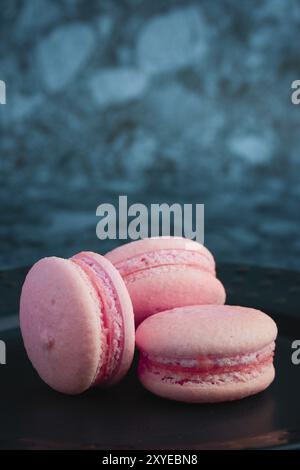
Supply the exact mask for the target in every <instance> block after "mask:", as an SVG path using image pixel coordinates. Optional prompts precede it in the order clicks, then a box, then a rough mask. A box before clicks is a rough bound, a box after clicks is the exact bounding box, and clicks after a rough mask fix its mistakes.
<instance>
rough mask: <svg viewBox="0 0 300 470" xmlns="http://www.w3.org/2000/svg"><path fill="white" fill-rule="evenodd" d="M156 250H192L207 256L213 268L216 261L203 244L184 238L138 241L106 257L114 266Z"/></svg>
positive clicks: (113, 251) (119, 248)
mask: <svg viewBox="0 0 300 470" xmlns="http://www.w3.org/2000/svg"><path fill="white" fill-rule="evenodd" d="M156 250H191V251H197V252H199V253H201V254H203V256H205V257H206V258H207V259H208V260H209V261H210V263H211V264H212V266H213V267H215V260H214V257H213V255H212V254H211V252H210V251H209V250H208V249H207V248H206V247H205V246H204V245H202V244H201V243H198V242H195V241H193V240H190V239H188V238H182V237H152V238H144V239H142V240H137V241H134V242H131V243H127V244H125V245H122V246H119V247H117V248H115V249H114V250H112V251H110V252H108V253H106V255H105V257H106V258H107V259H109V260H110V261H111V262H112V263H113V264H114V265H115V264H117V263H119V262H120V261H124V260H126V259H129V258H132V257H134V256H137V255H142V254H143V253H146V252H149V251H156Z"/></svg>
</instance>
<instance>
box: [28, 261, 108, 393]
mask: <svg viewBox="0 0 300 470" xmlns="http://www.w3.org/2000/svg"><path fill="white" fill-rule="evenodd" d="M45 286H47V288H45ZM97 311H98V302H97V299H96V298H95V297H94V294H93V290H92V287H91V285H90V284H89V281H88V279H87V277H86V276H85V275H84V273H82V272H81V271H80V270H79V269H78V268H77V267H76V266H75V265H74V263H72V262H70V261H69V260H64V259H61V258H55V257H52V258H44V259H42V260H40V261H39V262H37V263H36V264H35V265H34V266H33V267H32V269H31V270H30V271H29V273H28V275H27V277H26V280H25V283H24V285H23V288H22V294H21V300H20V323H21V331H22V336H23V340H24V345H25V348H26V351H27V354H28V356H29V359H30V360H31V362H32V364H33V366H34V367H35V369H36V370H37V372H38V374H39V375H40V377H41V378H42V379H43V380H44V381H45V382H46V383H47V384H48V385H50V386H51V387H52V388H54V389H55V390H58V391H60V392H63V393H68V394H77V393H81V392H83V391H84V390H86V389H88V388H89V387H90V385H91V384H92V382H93V380H94V377H95V374H96V370H97V367H98V364H99V360H101V354H102V352H101V328H100V318H99V315H97ZM62 312H63V315H62Z"/></svg>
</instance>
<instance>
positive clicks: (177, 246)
mask: <svg viewBox="0 0 300 470" xmlns="http://www.w3.org/2000/svg"><path fill="white" fill-rule="evenodd" d="M105 257H106V258H107V259H109V260H110V261H111V262H112V263H113V264H114V266H115V267H116V268H117V269H118V271H119V272H120V274H121V275H122V277H123V279H124V281H125V284H126V286H127V288H128V291H129V294H130V297H131V300H132V303H133V309H134V315H135V323H136V325H138V324H139V323H140V322H141V321H143V320H144V319H145V318H147V317H148V316H150V315H153V314H155V313H157V312H161V311H163V310H168V309H171V308H175V307H183V306H186V305H198V304H224V302H225V290H224V287H223V285H222V284H221V282H220V281H219V280H218V279H217V278H216V269H215V261H214V258H213V256H212V254H211V253H210V251H209V250H208V249H207V248H205V247H204V246H203V245H201V244H200V243H197V242H195V241H192V240H189V239H186V238H181V237H157V238H145V239H143V240H138V241H135V242H131V243H128V244H126V245H123V246H120V247H118V248H116V249H115V250H112V251H110V252H109V253H107V254H106V255H105Z"/></svg>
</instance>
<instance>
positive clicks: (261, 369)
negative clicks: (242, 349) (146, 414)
mask: <svg viewBox="0 0 300 470" xmlns="http://www.w3.org/2000/svg"><path fill="white" fill-rule="evenodd" d="M138 375H139V379H140V381H141V383H142V384H143V386H144V387H145V388H146V389H147V390H149V391H150V392H152V393H154V394H155V395H158V396H160V397H162V398H167V399H170V400H175V401H182V402H187V403H217V402H225V401H233V400H239V399H242V398H245V397H248V396H251V395H255V394H257V393H259V392H262V391H263V390H265V389H266V388H267V387H268V386H269V385H270V384H271V383H272V382H273V380H274V377H275V370H274V367H273V363H272V361H268V362H267V363H265V364H262V365H260V366H256V367H253V368H251V367H249V368H248V369H247V368H244V369H241V370H239V371H232V372H229V371H226V372H222V371H218V372H214V373H213V372H212V373H209V372H207V373H206V374H197V373H195V374H191V373H185V372H184V370H182V371H181V372H179V373H177V374H176V373H174V371H172V370H169V371H168V369H166V368H164V367H162V368H160V367H154V368H152V367H147V366H145V362H144V361H143V360H140V363H139V368H138Z"/></svg>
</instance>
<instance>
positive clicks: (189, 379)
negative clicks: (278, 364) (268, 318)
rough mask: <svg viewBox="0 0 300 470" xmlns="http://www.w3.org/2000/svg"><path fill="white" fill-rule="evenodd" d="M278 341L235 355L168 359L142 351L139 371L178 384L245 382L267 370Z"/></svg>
mask: <svg viewBox="0 0 300 470" xmlns="http://www.w3.org/2000/svg"><path fill="white" fill-rule="evenodd" d="M274 349H275V342H274V341H273V342H272V343H270V344H269V345H267V346H265V347H263V348H262V349H260V350H258V351H255V352H249V353H246V354H240V355H235V356H222V357H221V356H213V355H212V356H209V355H208V356H200V357H197V358H185V359H182V358H181V359H180V358H168V357H161V356H154V355H149V354H147V353H145V352H141V355H140V362H139V374H141V375H142V374H143V373H145V372H149V373H152V374H154V375H156V376H159V378H160V380H161V381H164V382H170V383H173V384H178V385H185V384H189V383H190V384H193V383H194V384H199V385H201V384H203V385H204V384H208V383H209V384H216V385H222V384H224V383H230V382H245V381H247V380H251V379H253V378H256V377H258V376H259V375H260V374H262V373H264V371H265V370H266V368H268V367H270V366H271V365H272V363H273V356H274Z"/></svg>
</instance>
